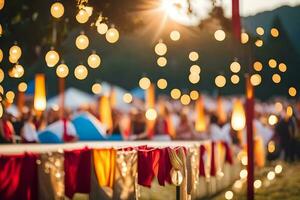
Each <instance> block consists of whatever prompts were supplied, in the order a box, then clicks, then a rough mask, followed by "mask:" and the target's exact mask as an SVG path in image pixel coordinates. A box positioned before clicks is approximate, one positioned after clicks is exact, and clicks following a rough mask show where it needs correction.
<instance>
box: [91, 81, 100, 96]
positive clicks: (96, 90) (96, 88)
mask: <svg viewBox="0 0 300 200" xmlns="http://www.w3.org/2000/svg"><path fill="white" fill-rule="evenodd" d="M101 91H102V86H101V84H100V83H94V84H93V85H92V92H93V93H94V94H100V93H101Z"/></svg>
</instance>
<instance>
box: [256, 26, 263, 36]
mask: <svg viewBox="0 0 300 200" xmlns="http://www.w3.org/2000/svg"><path fill="white" fill-rule="evenodd" d="M256 33H257V34H258V35H263V34H264V33H265V30H264V29H263V28H262V27H257V28H256Z"/></svg>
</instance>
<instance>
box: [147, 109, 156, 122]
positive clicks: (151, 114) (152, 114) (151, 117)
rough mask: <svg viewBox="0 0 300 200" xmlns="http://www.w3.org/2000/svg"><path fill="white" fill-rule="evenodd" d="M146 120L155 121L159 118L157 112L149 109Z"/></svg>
mask: <svg viewBox="0 0 300 200" xmlns="http://www.w3.org/2000/svg"><path fill="white" fill-rule="evenodd" d="M145 116H146V119H147V120H150V121H154V120H155V119H156V117H157V112H156V110H155V109H153V108H149V109H148V110H147V111H146V113H145Z"/></svg>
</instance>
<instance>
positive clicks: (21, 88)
mask: <svg viewBox="0 0 300 200" xmlns="http://www.w3.org/2000/svg"><path fill="white" fill-rule="evenodd" d="M18 90H19V91H20V92H25V91H26V90H27V84H26V83H25V82H21V83H19V85H18Z"/></svg>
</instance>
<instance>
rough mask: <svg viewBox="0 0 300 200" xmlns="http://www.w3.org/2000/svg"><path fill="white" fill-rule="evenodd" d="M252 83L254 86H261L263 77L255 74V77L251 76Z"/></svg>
mask: <svg viewBox="0 0 300 200" xmlns="http://www.w3.org/2000/svg"><path fill="white" fill-rule="evenodd" d="M250 83H251V84H252V85H253V86H258V85H260V84H261V75H259V74H253V75H251V77H250Z"/></svg>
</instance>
